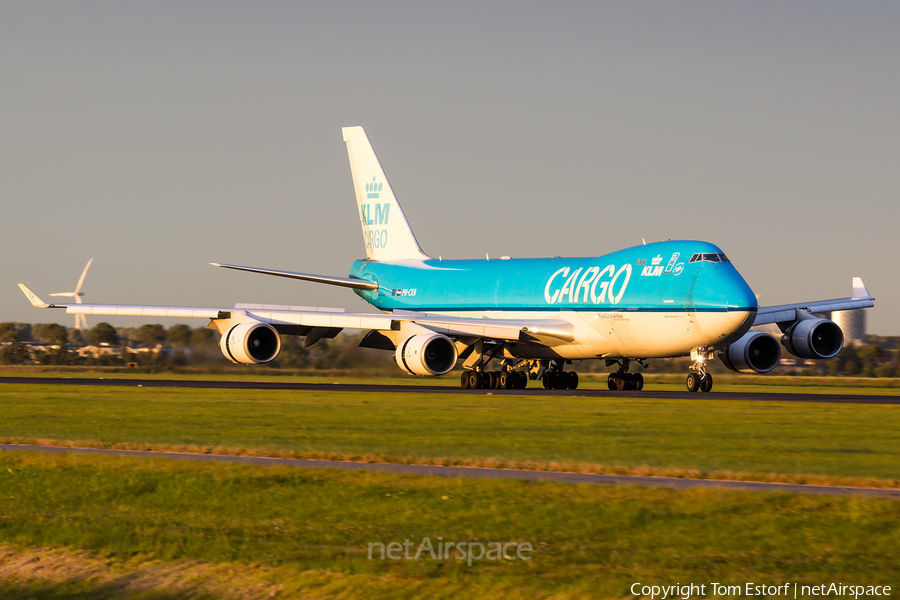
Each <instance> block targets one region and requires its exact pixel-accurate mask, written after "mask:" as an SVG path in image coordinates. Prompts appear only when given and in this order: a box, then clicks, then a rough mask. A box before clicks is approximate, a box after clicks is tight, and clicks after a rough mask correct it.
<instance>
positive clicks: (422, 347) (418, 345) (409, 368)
mask: <svg viewBox="0 0 900 600" xmlns="http://www.w3.org/2000/svg"><path fill="white" fill-rule="evenodd" d="M457 357H458V354H457V352H456V344H454V343H453V340H451V339H450V338H448V337H447V336H445V335H441V334H439V333H419V334H416V335H412V336H410V337H408V338H406V339H405V340H403V341H402V342H401V343H400V344H399V345H398V346H397V351H396V353H395V354H394V358H395V359H396V360H397V364H398V365H399V366H400V368H401V369H403V370H404V371H406V372H407V373H410V374H412V375H444V374H445V373H449V372H450V370H451V369H453V367H455V366H456V359H457Z"/></svg>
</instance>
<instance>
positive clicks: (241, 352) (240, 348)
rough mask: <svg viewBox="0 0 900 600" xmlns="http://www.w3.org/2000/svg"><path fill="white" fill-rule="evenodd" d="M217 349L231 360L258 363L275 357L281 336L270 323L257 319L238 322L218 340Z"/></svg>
mask: <svg viewBox="0 0 900 600" xmlns="http://www.w3.org/2000/svg"><path fill="white" fill-rule="evenodd" d="M219 349H220V350H221V351H222V354H224V355H225V358H227V359H228V360H230V361H231V362H235V363H241V364H245V365H258V364H261V363H267V362H269V361H272V360H274V359H275V357H276V356H278V353H279V352H280V351H281V338H280V337H278V332H277V331H275V329H274V328H273V327H272V326H271V325H266V324H265V323H260V322H259V321H245V322H244V323H238V324H237V325H235V326H234V327H232V328H231V329H229V330H228V331H226V332H225V333H224V334H222V339H221V340H219Z"/></svg>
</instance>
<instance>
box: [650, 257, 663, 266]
mask: <svg viewBox="0 0 900 600" xmlns="http://www.w3.org/2000/svg"><path fill="white" fill-rule="evenodd" d="M661 262H662V256H660V255H659V254H657V255H656V258H654V259H653V261H652V263H653V266H654V267H655V266H656V265H658V264H659V263H661Z"/></svg>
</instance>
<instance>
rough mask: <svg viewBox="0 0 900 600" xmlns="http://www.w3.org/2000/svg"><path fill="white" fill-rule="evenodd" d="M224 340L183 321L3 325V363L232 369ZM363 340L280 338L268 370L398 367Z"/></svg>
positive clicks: (0, 345) (0, 347)
mask: <svg viewBox="0 0 900 600" xmlns="http://www.w3.org/2000/svg"><path fill="white" fill-rule="evenodd" d="M219 337H220V335H219V333H218V331H216V330H214V329H207V328H206V327H196V328H191V327H188V326H187V325H183V324H180V323H177V324H175V325H171V326H170V327H168V328H166V327H164V326H162V325H159V324H147V325H141V326H140V327H113V326H112V325H110V324H109V323H97V324H96V325H94V326H93V327H91V328H90V329H85V330H81V331H80V330H78V329H74V328H71V329H70V328H66V327H63V326H62V325H58V324H57V323H48V324H41V323H35V324H28V323H0V364H3V365H84V366H101V367H117V366H121V367H125V366H129V365H136V366H140V367H153V368H157V369H166V368H174V367H224V366H228V365H231V364H232V363H231V362H230V361H228V360H227V359H226V358H225V357H224V356H223V355H222V352H221V351H220V350H219ZM360 339H361V335H346V334H340V335H338V336H337V337H336V338H335V339H333V340H320V341H319V342H318V343H317V344H315V345H314V346H313V347H311V348H304V347H303V338H300V337H297V336H288V335H285V336H281V343H282V349H281V353H280V354H279V355H278V358H277V359H275V360H274V361H272V362H271V363H268V364H266V365H265V366H266V367H268V368H276V369H278V368H282V369H292V370H308V369H309V370H312V369H315V370H331V369H370V370H371V369H378V370H381V369H386V368H396V367H395V366H394V364H393V357H392V354H391V353H389V352H383V351H378V350H372V349H367V348H359V347H358V345H359V341H360Z"/></svg>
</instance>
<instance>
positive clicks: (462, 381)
mask: <svg viewBox="0 0 900 600" xmlns="http://www.w3.org/2000/svg"><path fill="white" fill-rule="evenodd" d="M459 385H460V387H461V388H462V389H464V390H467V389H469V372H468V371H463V372H462V375H460V376H459Z"/></svg>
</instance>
